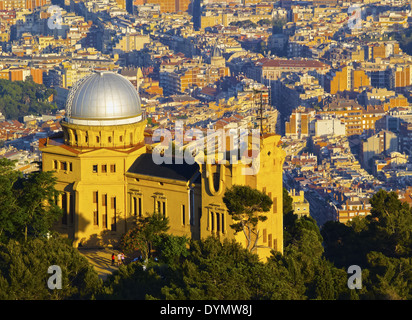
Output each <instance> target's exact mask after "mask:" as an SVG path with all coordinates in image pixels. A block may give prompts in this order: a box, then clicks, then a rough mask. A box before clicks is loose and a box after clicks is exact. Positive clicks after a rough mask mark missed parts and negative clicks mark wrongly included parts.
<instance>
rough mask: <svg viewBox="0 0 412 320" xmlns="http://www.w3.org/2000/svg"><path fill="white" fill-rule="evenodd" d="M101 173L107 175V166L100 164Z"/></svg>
mask: <svg viewBox="0 0 412 320" xmlns="http://www.w3.org/2000/svg"><path fill="white" fill-rule="evenodd" d="M102 173H107V165H105V164H102Z"/></svg>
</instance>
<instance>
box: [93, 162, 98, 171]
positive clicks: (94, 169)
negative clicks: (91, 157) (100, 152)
mask: <svg viewBox="0 0 412 320" xmlns="http://www.w3.org/2000/svg"><path fill="white" fill-rule="evenodd" d="M93 173H97V164H94V165H93Z"/></svg>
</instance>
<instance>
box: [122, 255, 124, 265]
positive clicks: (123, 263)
mask: <svg viewBox="0 0 412 320" xmlns="http://www.w3.org/2000/svg"><path fill="white" fill-rule="evenodd" d="M122 264H124V253H123V252H122Z"/></svg>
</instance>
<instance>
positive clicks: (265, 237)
mask: <svg viewBox="0 0 412 320" xmlns="http://www.w3.org/2000/svg"><path fill="white" fill-rule="evenodd" d="M267 238H268V237H267V231H266V229H263V243H266V242H267V241H268V239H267Z"/></svg>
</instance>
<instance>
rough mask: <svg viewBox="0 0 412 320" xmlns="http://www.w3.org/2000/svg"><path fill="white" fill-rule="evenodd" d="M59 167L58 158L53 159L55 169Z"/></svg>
mask: <svg viewBox="0 0 412 320" xmlns="http://www.w3.org/2000/svg"><path fill="white" fill-rule="evenodd" d="M58 168H59V162H58V161H57V160H54V161H53V169H56V170H57V169H58Z"/></svg>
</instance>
